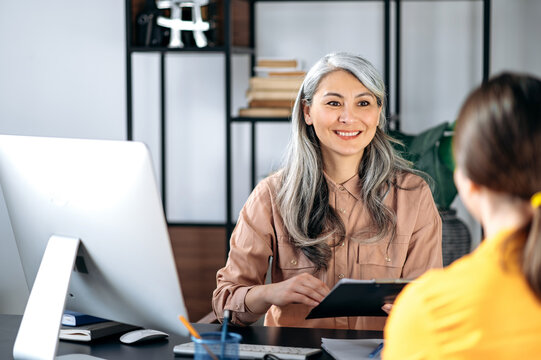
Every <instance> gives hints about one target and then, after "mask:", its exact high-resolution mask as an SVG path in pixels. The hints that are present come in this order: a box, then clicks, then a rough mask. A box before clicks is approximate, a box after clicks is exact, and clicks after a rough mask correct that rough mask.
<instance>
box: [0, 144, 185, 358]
mask: <svg viewBox="0 0 541 360" xmlns="http://www.w3.org/2000/svg"><path fill="white" fill-rule="evenodd" d="M0 184H1V187H2V190H3V193H4V198H5V201H6V205H7V209H8V213H9V217H10V221H11V225H12V228H13V233H14V235H15V240H16V243H17V247H18V250H19V255H20V259H21V264H22V267H23V270H24V274H25V277H26V281H27V283H28V286H29V288H30V289H31V294H30V296H29V299H28V303H27V306H26V309H25V312H24V315H23V320H22V323H21V327H20V328H19V332H18V335H17V339H16V342H15V347H14V357H15V359H17V358H33V359H52V358H54V356H55V354H56V348H57V345H58V333H59V328H60V323H61V318H62V313H63V311H64V308H67V309H70V310H75V311H79V312H83V313H86V314H90V315H94V316H98V317H102V318H106V319H110V320H116V321H120V322H124V323H128V324H133V325H138V326H142V327H146V328H152V329H157V330H162V331H166V332H169V333H176V334H180V335H186V334H187V331H186V329H185V328H184V327H183V325H182V323H181V322H180V321H179V319H178V316H179V315H184V316H186V309H185V306H184V301H183V297H182V292H181V288H180V283H179V280H178V276H177V269H176V265H175V261H174V257H173V252H172V248H171V243H170V240H169V236H168V231H167V225H166V221H165V218H164V213H163V207H162V203H161V199H160V194H159V190H158V187H157V185H156V181H155V177H154V173H153V171H152V163H151V160H150V156H149V152H148V149H147V147H146V146H145V145H144V144H142V143H139V142H128V141H113V140H83V139H66V138H47V137H28V136H13V135H0ZM40 264H41V265H40Z"/></svg>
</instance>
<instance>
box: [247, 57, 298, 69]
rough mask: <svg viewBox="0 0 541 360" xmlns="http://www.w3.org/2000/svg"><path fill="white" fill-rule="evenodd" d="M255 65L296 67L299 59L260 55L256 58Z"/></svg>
mask: <svg viewBox="0 0 541 360" xmlns="http://www.w3.org/2000/svg"><path fill="white" fill-rule="evenodd" d="M256 66H258V67H263V68H294V69H297V68H299V66H300V61H299V60H297V59H287V58H272V57H269V58H265V57H261V58H258V59H257V60H256Z"/></svg>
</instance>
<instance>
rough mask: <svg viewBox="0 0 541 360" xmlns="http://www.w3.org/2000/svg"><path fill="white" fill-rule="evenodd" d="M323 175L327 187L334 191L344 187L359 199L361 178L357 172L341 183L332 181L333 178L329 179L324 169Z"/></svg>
mask: <svg viewBox="0 0 541 360" xmlns="http://www.w3.org/2000/svg"><path fill="white" fill-rule="evenodd" d="M323 175H324V176H325V180H326V181H327V184H328V185H329V188H331V189H333V190H334V191H341V190H342V189H345V190H346V191H347V192H348V193H350V194H351V196H353V197H354V198H355V199H357V200H361V179H360V178H359V174H355V175H353V176H352V177H351V178H350V179H348V180H346V181H345V182H343V183H342V184H338V183H336V182H334V180H333V179H331V177H330V176H329V175H327V173H326V172H325V171H323Z"/></svg>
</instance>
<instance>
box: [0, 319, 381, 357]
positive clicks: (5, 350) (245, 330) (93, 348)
mask: <svg viewBox="0 0 541 360" xmlns="http://www.w3.org/2000/svg"><path fill="white" fill-rule="evenodd" d="M21 318H22V316H19V315H0V359H11V358H12V357H13V344H14V342H15V337H16V336H17V331H18V329H19V324H20V322H21ZM194 327H195V328H196V329H197V331H199V332H200V333H201V332H207V331H219V330H220V328H221V325H219V324H194ZM230 329H231V331H233V332H236V333H239V334H241V335H242V342H243V343H247V344H268V345H284V346H301V347H315V348H319V347H320V346H321V338H322V337H328V338H336V339H338V338H340V339H356V338H357V339H358V338H365V339H369V338H382V337H383V333H382V332H381V331H364V330H332V329H302V328H286V327H282V328H279V327H265V326H249V327H242V328H241V327H234V326H231V327H230ZM188 341H190V339H189V338H188V337H182V336H177V335H171V336H170V337H169V340H168V341H167V340H165V341H161V342H155V343H148V344H143V345H124V344H122V343H120V341H119V340H118V338H116V337H112V338H110V339H103V340H101V341H96V342H94V343H92V344H85V343H76V342H68V341H60V342H59V345H58V354H57V355H65V354H71V353H79V354H88V355H93V356H98V357H102V358H105V359H111V360H113V359H115V360H116V359H130V360H139V359H141V360H142V359H145V360H148V359H175V355H174V354H173V347H174V346H175V345H177V344H180V343H183V342H188ZM176 359H177V360H179V359H182V358H181V357H177V358H176ZM317 359H322V360H323V359H327V360H328V359H332V357H331V356H329V355H328V354H327V353H325V352H323V353H322V355H321V356H319V357H317Z"/></svg>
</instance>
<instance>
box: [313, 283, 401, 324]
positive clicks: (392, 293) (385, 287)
mask: <svg viewBox="0 0 541 360" xmlns="http://www.w3.org/2000/svg"><path fill="white" fill-rule="evenodd" d="M410 281H411V280H407V279H392V280H354V279H342V280H340V281H339V282H338V283H337V284H336V285H335V286H334V288H332V290H331V292H330V293H329V294H328V295H327V296H326V297H325V299H323V301H321V303H319V305H318V306H316V307H315V308H313V309H312V311H310V313H309V314H308V316H307V317H306V319H318V318H326V317H340V316H387V313H386V312H385V311H383V310H382V309H381V307H382V306H383V304H385V303H392V302H393V301H394V299H395V298H396V296H397V295H398V293H399V292H400V291H401V290H402V289H403V288H404V286H406V284H408V283H409V282H410Z"/></svg>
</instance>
